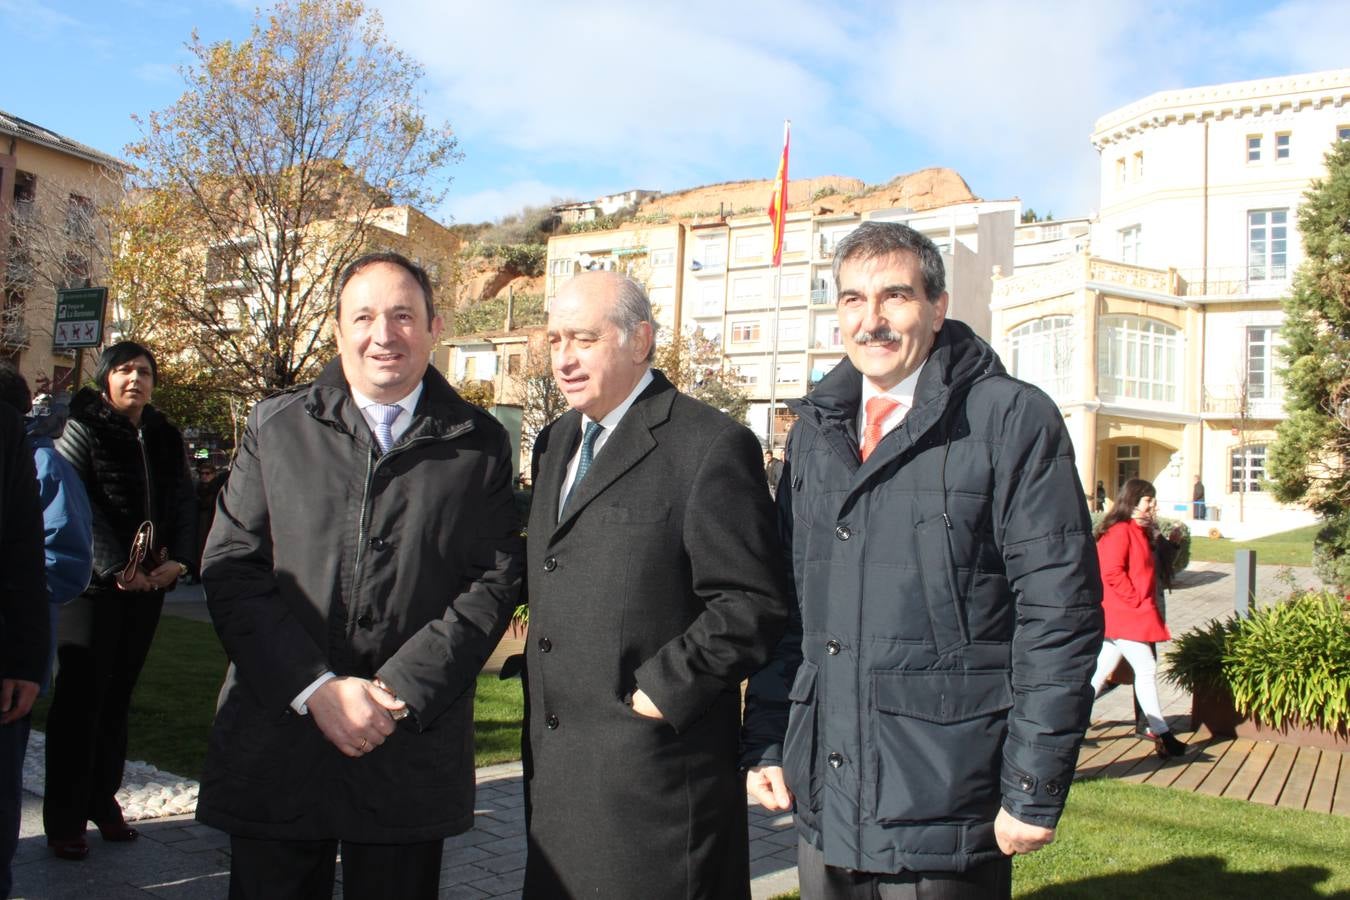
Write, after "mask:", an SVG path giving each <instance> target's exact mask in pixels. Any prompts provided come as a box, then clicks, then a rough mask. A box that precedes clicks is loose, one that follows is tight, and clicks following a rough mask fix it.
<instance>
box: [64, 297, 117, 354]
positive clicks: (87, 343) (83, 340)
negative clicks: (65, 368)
mask: <svg viewBox="0 0 1350 900" xmlns="http://www.w3.org/2000/svg"><path fill="white" fill-rule="evenodd" d="M107 302H108V289H107V288H75V289H71V290H65V291H57V292H56V327H55V328H54V329H53V330H52V349H53V350H74V349H77V348H79V347H97V346H98V345H99V344H101V343H103V308H104V306H106V305H107Z"/></svg>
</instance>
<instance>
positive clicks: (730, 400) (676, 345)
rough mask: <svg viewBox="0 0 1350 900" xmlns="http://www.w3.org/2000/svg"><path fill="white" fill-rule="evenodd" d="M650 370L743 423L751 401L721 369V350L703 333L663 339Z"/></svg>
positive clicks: (682, 333)
mask: <svg viewBox="0 0 1350 900" xmlns="http://www.w3.org/2000/svg"><path fill="white" fill-rule="evenodd" d="M652 366H653V368H656V369H660V370H661V372H662V373H663V374H664V375H665V376H666V378H668V379H670V383H671V384H673V385H675V386H676V387H677V388H679V389H680V390H681V391H683V392H684V393H686V394H688V395H689V396H691V397H694V398H695V399H698V400H702V401H703V402H704V403H707V404H708V405H709V406H712V407H715V408H717V409H720V410H722V411H723V412H725V413H726V414H727V415H729V416H731V417H732V418H733V419H735V420H736V421H738V422H742V423H744V422H745V416H746V413H747V412H749V410H750V398H749V397H747V396H746V395H745V392H744V391H743V390H742V389H741V387H740V385H738V384H737V383H736V380H735V376H734V375H732V373H730V372H728V371H726V370H725V369H724V368H723V367H722V348H721V347H720V346H719V344H718V342H717V341H715V340H712V339H711V338H709V337H708V336H707V335H705V334H704V333H703V330H702V329H691V328H686V329H685V330H683V331H679V332H673V333H669V334H668V335H662V336H661V338H660V340H658V341H657V344H656V359H655V360H654V362H653V363H652Z"/></svg>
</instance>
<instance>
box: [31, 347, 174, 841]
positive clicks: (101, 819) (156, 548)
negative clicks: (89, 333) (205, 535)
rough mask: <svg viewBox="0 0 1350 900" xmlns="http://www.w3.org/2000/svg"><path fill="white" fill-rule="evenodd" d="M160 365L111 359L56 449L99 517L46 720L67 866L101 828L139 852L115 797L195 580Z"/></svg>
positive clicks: (54, 805) (63, 627) (49, 823)
mask: <svg viewBox="0 0 1350 900" xmlns="http://www.w3.org/2000/svg"><path fill="white" fill-rule="evenodd" d="M158 371H159V370H158V367H157V365H156V363H155V356H154V354H153V353H151V352H150V350H148V349H147V348H145V347H143V346H141V345H140V344H137V343H134V342H132V341H122V342H120V343H117V344H113V345H112V346H111V347H108V348H107V349H106V350H104V351H103V353H102V355H101V356H100V357H99V360H98V367H97V368H96V370H95V372H94V381H95V382H96V385H97V386H96V387H93V388H83V389H82V390H80V391H79V393H77V394H76V395H75V397H74V399H72V400H71V404H70V421H69V422H68V423H67V424H66V428H65V431H64V432H63V433H62V435H61V439H60V440H59V441H58V442H57V444H56V446H57V449H58V450H59V451H60V452H61V455H62V456H64V457H65V458H66V459H67V460H69V461H70V464H71V465H72V466H73V467H74V469H75V471H76V472H77V473H78V474H79V476H80V480H81V482H82V483H83V484H84V487H85V491H86V493H87V494H88V496H89V506H90V509H91V512H92V515H93V539H94V547H93V549H94V553H93V556H94V564H93V573H92V578H91V580H90V583H89V587H88V589H87V590H85V591H84V593H82V594H81V595H80V596H79V597H78V598H76V599H75V600H74V601H72V602H71V603H70V604H69V605H68V606H66V607H65V608H64V609H62V610H61V614H60V619H59V624H58V646H57V658H58V661H59V665H58V668H57V674H56V683H55V690H54V691H53V694H52V705H51V709H50V711H49V712H48V713H47V782H46V796H45V797H43V802H42V819H43V827H44V829H45V830H46V833H47V845H48V846H49V847H50V848H51V849H52V852H53V853H54V854H55V855H56V856H57V857H58V858H60V859H68V860H81V859H84V858H85V857H86V856H87V855H88V854H89V844H88V842H87V841H86V840H85V830H86V828H87V827H88V823H89V822H90V821H93V822H94V824H95V825H97V826H98V830H99V834H101V835H102V836H103V839H104V840H105V841H111V842H126V841H133V840H135V839H136V837H137V836H138V832H137V831H136V829H135V828H133V827H132V826H130V825H128V824H127V823H126V821H125V820H124V819H123V816H122V808H121V807H120V806H119V805H118V803H117V799H116V796H115V795H116V793H117V790H118V788H120V787H121V786H122V770H123V767H124V766H125V764H126V755H127V716H128V713H129V712H130V709H131V694H132V691H133V689H134V688H135V687H136V681H137V679H138V678H139V677H140V673H141V667H142V666H143V665H144V664H145V658H146V656H147V655H148V654H149V652H150V644H151V642H152V640H153V639H154V636H155V629H156V627H157V626H158V625H159V615H160V611H161V610H162V609H163V606H164V594H165V592H166V591H168V590H170V589H171V588H172V587H173V585H174V584H175V583H176V582H177V581H178V579H179V578H181V577H182V576H184V575H186V574H187V573H188V572H189V571H190V568H189V564H188V561H189V560H192V559H194V557H195V550H196V544H197V539H196V504H195V501H194V499H193V490H192V477H191V475H190V474H189V472H188V465H187V453H186V450H185V448H184V444H183V436H182V434H180V433H179V431H178V429H177V428H176V427H175V426H174V425H173V423H171V422H170V421H169V420H168V419H167V418H166V417H165V416H164V414H163V413H161V412H160V411H159V410H157V409H155V407H154V406H153V405H151V402H150V401H151V399H152V398H153V396H154V392H155V388H156V386H157V385H158V380H159V376H158ZM146 522H149V523H151V524H152V526H153V536H154V539H153V544H152V545H151V546H149V547H147V548H146V553H145V557H144V562H143V563H142V564H141V565H140V566H138V567H136V568H135V569H134V570H131V569H129V567H128V563H129V557H130V556H131V551H132V548H133V544H134V543H135V541H136V538H137V535H138V534H142V533H144V532H143V529H142V526H143V524H144V523H146Z"/></svg>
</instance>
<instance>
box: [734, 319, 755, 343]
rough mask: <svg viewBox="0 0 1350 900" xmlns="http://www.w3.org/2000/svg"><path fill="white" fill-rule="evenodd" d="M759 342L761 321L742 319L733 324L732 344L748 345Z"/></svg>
mask: <svg viewBox="0 0 1350 900" xmlns="http://www.w3.org/2000/svg"><path fill="white" fill-rule="evenodd" d="M757 340H759V320H758V319H741V320H740V321H737V322H732V323H731V342H732V343H733V344H748V343H751V342H753V341H757Z"/></svg>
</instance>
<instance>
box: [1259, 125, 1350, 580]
mask: <svg viewBox="0 0 1350 900" xmlns="http://www.w3.org/2000/svg"><path fill="white" fill-rule="evenodd" d="M1304 198H1305V202H1304V204H1303V206H1302V207H1301V208H1300V209H1299V213H1298V221H1299V230H1300V231H1301V232H1302V235H1303V246H1304V261H1303V264H1302V266H1300V267H1299V270H1298V274H1297V275H1296V276H1295V278H1294V290H1293V293H1292V294H1290V296H1289V297H1288V298H1287V299H1286V300H1285V304H1284V310H1285V322H1284V328H1283V332H1282V333H1283V336H1284V342H1285V343H1284V347H1283V348H1282V350H1281V353H1282V355H1283V357H1284V359H1285V361H1286V362H1287V363H1288V364H1289V365H1288V368H1287V369H1285V370H1284V373H1283V374H1284V382H1285V389H1286V391H1285V406H1286V409H1287V410H1288V412H1289V418H1288V419H1287V420H1285V421H1284V422H1282V423H1280V426H1279V429H1278V431H1277V433H1276V434H1277V436H1276V441H1275V443H1274V444H1273V445H1272V446H1271V448H1270V458H1269V461H1268V462H1269V467H1268V472H1269V475H1270V477H1271V479H1272V480H1273V482H1274V488H1275V495H1276V496H1277V497H1278V498H1279V499H1280V500H1283V501H1285V502H1300V501H1301V502H1304V503H1307V504H1308V506H1309V507H1310V508H1311V509H1312V510H1314V511H1315V512H1317V513H1318V514H1319V515H1321V516H1322V517H1323V518H1324V519H1325V520H1326V527H1325V528H1323V529H1322V531H1321V533H1320V534H1319V535H1318V537H1317V543H1316V548H1315V552H1314V558H1315V559H1316V560H1317V562H1318V568H1319V570H1320V572H1321V574H1322V576H1323V577H1324V578H1326V579H1328V580H1331V581H1333V582H1334V583H1336V584H1337V585H1338V586H1339V587H1340V588H1341V589H1342V590H1350V142H1348V141H1341V142H1339V143H1337V144H1336V145H1335V147H1334V148H1333V149H1332V150H1331V151H1330V152H1329V153H1328V154H1327V174H1326V177H1325V178H1322V179H1319V180H1317V181H1314V182H1313V183H1312V185H1311V186H1310V187H1309V188H1308V191H1307V193H1306V194H1305V195H1304Z"/></svg>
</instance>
